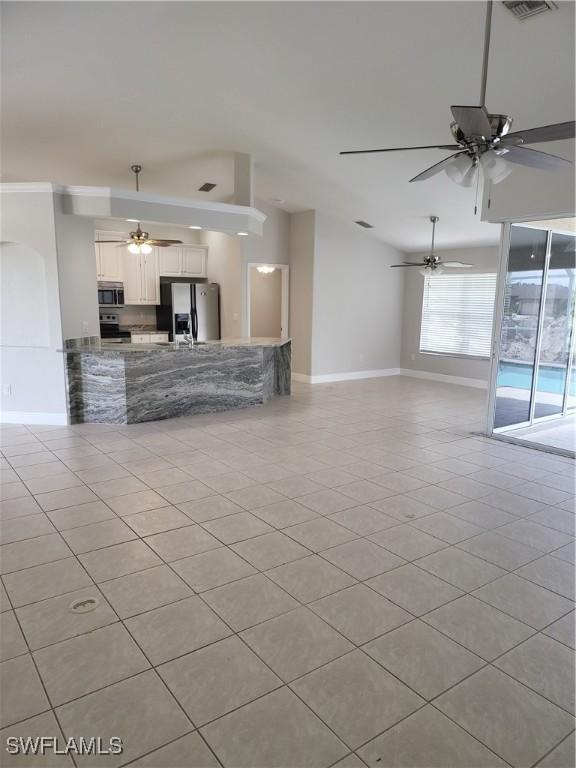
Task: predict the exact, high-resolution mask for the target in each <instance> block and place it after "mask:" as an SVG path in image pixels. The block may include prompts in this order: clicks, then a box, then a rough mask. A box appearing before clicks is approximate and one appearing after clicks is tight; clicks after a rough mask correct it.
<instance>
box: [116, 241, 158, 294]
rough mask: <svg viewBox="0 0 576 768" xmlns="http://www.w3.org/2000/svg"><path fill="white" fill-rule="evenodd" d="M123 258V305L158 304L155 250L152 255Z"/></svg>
mask: <svg viewBox="0 0 576 768" xmlns="http://www.w3.org/2000/svg"><path fill="white" fill-rule="evenodd" d="M126 250H127V252H126V253H125V254H124V256H123V259H122V261H123V269H122V272H123V282H124V303H125V304H159V303H160V275H159V273H158V254H157V249H156V248H153V249H152V253H147V254H144V253H139V254H134V253H130V251H128V249H126Z"/></svg>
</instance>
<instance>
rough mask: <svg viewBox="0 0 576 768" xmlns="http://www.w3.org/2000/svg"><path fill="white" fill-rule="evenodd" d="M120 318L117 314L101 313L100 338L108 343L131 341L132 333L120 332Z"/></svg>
mask: <svg viewBox="0 0 576 768" xmlns="http://www.w3.org/2000/svg"><path fill="white" fill-rule="evenodd" d="M119 323H120V318H119V315H118V314H117V313H116V312H100V338H101V339H105V340H106V341H116V342H122V341H130V331H121V330H120V325H119Z"/></svg>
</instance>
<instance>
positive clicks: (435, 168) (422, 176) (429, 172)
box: [410, 152, 462, 182]
mask: <svg viewBox="0 0 576 768" xmlns="http://www.w3.org/2000/svg"><path fill="white" fill-rule="evenodd" d="M461 154H462V152H456V153H455V154H453V155H450V156H449V157H445V158H444V160H440V162H439V163H436V164H435V165H431V166H430V168H426V170H425V171H422V173H419V174H418V175H417V176H414V178H413V179H410V181H411V182H412V181H425V180H426V179H429V178H430V177H431V176H435V175H436V174H437V173H440V172H441V171H443V170H444V169H445V168H446V166H447V165H450V163H451V162H452V160H454V158H455V157H458V155H461Z"/></svg>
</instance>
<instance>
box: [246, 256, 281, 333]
mask: <svg viewBox="0 0 576 768" xmlns="http://www.w3.org/2000/svg"><path fill="white" fill-rule="evenodd" d="M289 269H290V268H289V267H288V265H286V264H254V263H252V264H248V336H251V337H253V338H274V339H285V338H287V337H288V280H289Z"/></svg>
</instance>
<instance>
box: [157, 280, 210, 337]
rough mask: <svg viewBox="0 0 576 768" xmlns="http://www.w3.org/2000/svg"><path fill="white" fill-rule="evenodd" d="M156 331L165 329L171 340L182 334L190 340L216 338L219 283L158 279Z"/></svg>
mask: <svg viewBox="0 0 576 768" xmlns="http://www.w3.org/2000/svg"><path fill="white" fill-rule="evenodd" d="M156 322H157V326H158V330H159V331H168V332H169V333H170V340H171V341H178V340H182V339H183V338H184V336H185V335H189V336H192V338H193V339H194V341H213V340H215V339H219V338H220V286H219V285H218V283H190V282H182V281H180V282H172V281H166V282H164V281H161V282H160V305H159V306H157V307H156Z"/></svg>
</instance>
